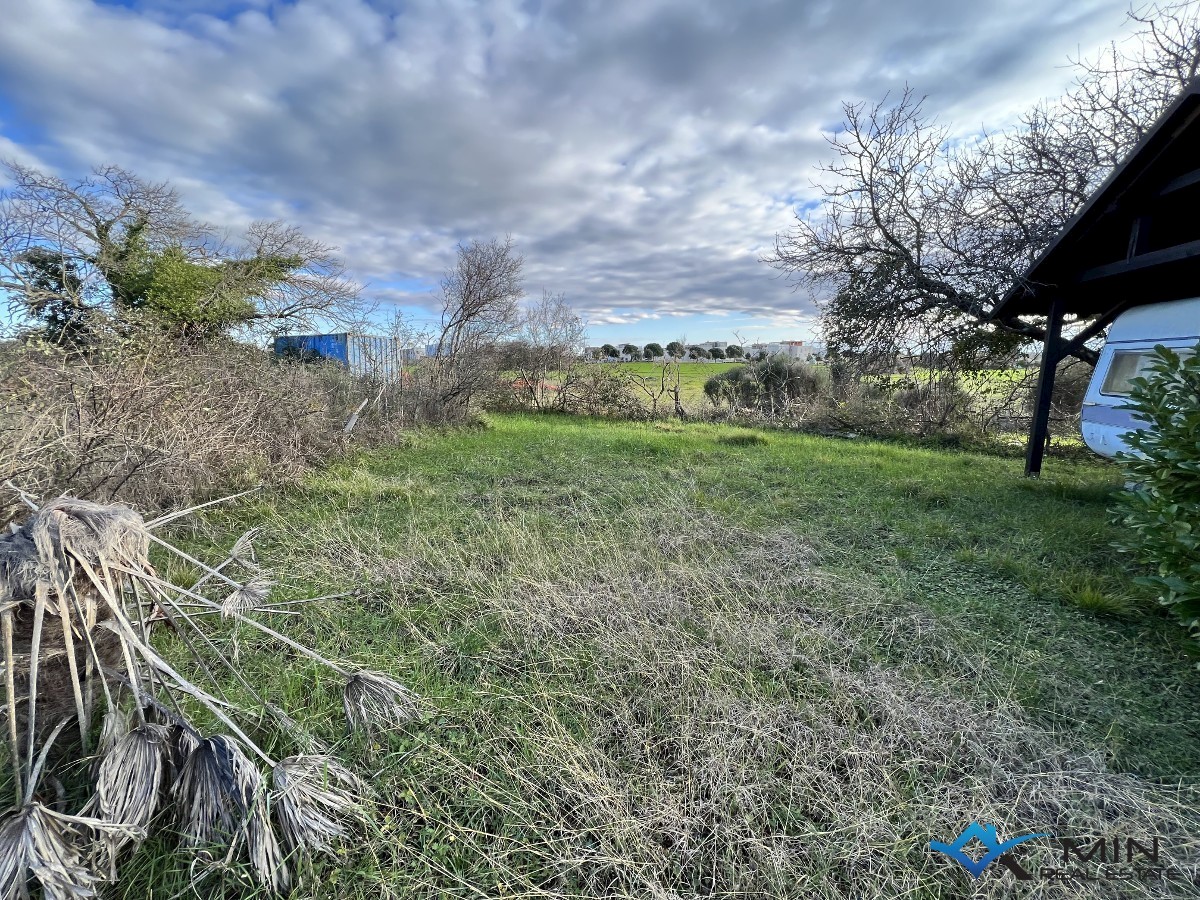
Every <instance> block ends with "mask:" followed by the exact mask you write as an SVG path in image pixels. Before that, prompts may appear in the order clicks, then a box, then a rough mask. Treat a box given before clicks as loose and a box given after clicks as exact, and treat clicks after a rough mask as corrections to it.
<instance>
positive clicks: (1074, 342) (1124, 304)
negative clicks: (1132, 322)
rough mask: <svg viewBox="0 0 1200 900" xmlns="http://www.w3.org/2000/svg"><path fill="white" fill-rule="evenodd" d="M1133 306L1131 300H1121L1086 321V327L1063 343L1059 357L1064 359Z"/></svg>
mask: <svg viewBox="0 0 1200 900" xmlns="http://www.w3.org/2000/svg"><path fill="white" fill-rule="evenodd" d="M1131 306H1133V301H1132V300H1122V301H1121V302H1120V303H1118V304H1117V305H1116V306H1114V307H1113V308H1112V309H1110V310H1108V311H1107V312H1104V313H1101V314H1100V315H1099V316H1097V317H1096V318H1095V319H1093V320H1092V321H1091V322H1089V323H1088V326H1087V328H1085V329H1083V331H1081V332H1079V334H1077V335H1075V336H1074V337H1073V338H1071V340H1069V341H1067V342H1066V343H1065V344H1063V347H1062V354H1061V358H1062V359H1066V358H1067V357H1068V356H1069V355H1070V354H1072V353H1074V352H1075V351H1076V350H1078V349H1079V348H1080V347H1082V346H1083V345H1084V344H1086V343H1087V342H1088V341H1090V340H1091V339H1092V338H1094V337H1095V336H1096V335H1098V334H1099V333H1100V332H1101V331H1103V330H1104V329H1105V328H1107V327H1108V326H1109V325H1111V324H1112V322H1113V320H1114V319H1115V318H1116V317H1117V316H1119V315H1120V314H1121V313H1123V312H1125V310H1127V309H1129V308H1130V307H1131Z"/></svg>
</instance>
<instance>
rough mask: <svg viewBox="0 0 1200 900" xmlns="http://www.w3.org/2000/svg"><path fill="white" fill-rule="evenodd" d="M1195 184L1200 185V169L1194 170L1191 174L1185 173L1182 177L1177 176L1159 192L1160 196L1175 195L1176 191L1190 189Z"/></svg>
mask: <svg viewBox="0 0 1200 900" xmlns="http://www.w3.org/2000/svg"><path fill="white" fill-rule="evenodd" d="M1193 184H1200V169H1193V170H1192V171H1190V172H1184V173H1183V174H1182V175H1177V176H1176V177H1175V178H1172V179H1171V180H1170V181H1168V182H1167V183H1166V184H1164V185H1163V186H1162V187H1161V188H1159V190H1158V196H1160V197H1162V196H1165V195H1166V194H1173V193H1175V192H1176V191H1182V190H1183V189H1184V188H1189V187H1191V186H1192V185H1193Z"/></svg>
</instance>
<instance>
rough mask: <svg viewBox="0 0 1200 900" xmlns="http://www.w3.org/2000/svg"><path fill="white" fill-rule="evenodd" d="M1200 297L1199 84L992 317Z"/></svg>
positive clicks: (1101, 311) (1084, 313) (1099, 312)
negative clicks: (1055, 304) (1055, 307)
mask: <svg viewBox="0 0 1200 900" xmlns="http://www.w3.org/2000/svg"><path fill="white" fill-rule="evenodd" d="M1196 296H1200V79H1197V80H1195V81H1193V82H1192V83H1191V85H1190V86H1189V87H1188V88H1187V89H1186V90H1185V91H1184V92H1183V93H1182V94H1181V95H1180V96H1179V98H1178V99H1177V100H1176V101H1175V102H1174V103H1173V104H1172V105H1171V106H1170V108H1169V109H1167V110H1166V111H1165V112H1164V113H1163V114H1162V115H1161V116H1160V117H1159V119H1158V121H1157V122H1155V123H1154V125H1153V126H1152V127H1151V128H1150V130H1149V131H1148V132H1147V133H1146V135H1145V136H1144V137H1143V138H1142V140H1141V141H1140V142H1138V144H1137V146H1136V147H1134V148H1133V150H1132V151H1131V152H1130V153H1129V155H1128V156H1127V157H1126V158H1125V159H1124V160H1123V161H1122V162H1121V164H1120V165H1118V166H1117V168H1116V169H1115V170H1113V172H1112V174H1111V175H1109V176H1108V178H1107V179H1105V181H1104V183H1103V184H1102V185H1100V187H1099V188H1097V190H1096V192H1095V193H1094V194H1093V195H1092V196H1091V198H1089V199H1088V201H1087V202H1086V203H1085V204H1084V205H1083V208H1082V209H1080V210H1079V212H1078V213H1076V215H1075V217H1074V218H1072V219H1071V221H1070V222H1068V223H1067V225H1066V226H1065V227H1064V228H1063V230H1062V231H1061V232H1060V233H1059V235H1058V237H1057V238H1055V240H1054V242H1053V243H1051V244H1050V246H1049V247H1047V248H1046V249H1045V251H1043V252H1042V254H1041V255H1040V256H1039V257H1038V258H1037V260H1035V261H1034V263H1033V265H1032V266H1030V268H1029V270H1028V272H1026V274H1025V277H1024V279H1023V280H1022V281H1021V283H1019V284H1017V285H1016V286H1014V287H1013V288H1012V289H1010V290H1009V291H1008V293H1007V294H1005V295H1004V297H1003V299H1002V300H1001V301H1000V303H999V305H998V306H997V307H996V309H995V311H994V313H993V317H995V318H1005V317H1010V316H1014V315H1043V316H1044V315H1047V314H1048V311H1049V307H1050V303H1051V301H1052V300H1054V299H1055V298H1056V297H1057V298H1058V299H1059V300H1060V301H1061V307H1062V311H1063V312H1064V313H1066V314H1068V315H1075V316H1079V317H1081V318H1091V317H1092V316H1102V317H1105V318H1108V317H1109V314H1111V313H1113V312H1115V311H1118V310H1119V308H1126V307H1128V306H1135V305H1140V304H1143V303H1157V302H1160V301H1164V300H1180V299H1183V298H1186V297H1196Z"/></svg>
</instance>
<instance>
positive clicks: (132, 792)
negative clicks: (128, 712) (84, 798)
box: [96, 724, 168, 831]
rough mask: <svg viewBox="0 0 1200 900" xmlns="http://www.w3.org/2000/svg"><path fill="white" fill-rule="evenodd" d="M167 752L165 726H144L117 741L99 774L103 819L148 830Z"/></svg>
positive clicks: (99, 807)
mask: <svg viewBox="0 0 1200 900" xmlns="http://www.w3.org/2000/svg"><path fill="white" fill-rule="evenodd" d="M167 750H168V747H167V729H166V728H165V727H164V726H162V725H150V724H147V725H141V726H139V727H138V728H135V729H133V730H132V731H130V732H129V733H128V734H126V735H125V736H124V737H122V738H121V739H120V740H119V741H117V743H116V745H115V746H114V747H113V748H112V750H110V751H109V752H108V753H107V754H106V755H105V756H104V758H103V760H101V762H100V769H99V771H98V772H97V773H96V808H97V810H98V812H99V814H100V818H101V819H103V820H104V821H106V822H113V823H120V824H124V825H132V826H135V827H137V828H140V829H142V830H143V831H144V830H146V829H148V828H149V826H150V820H151V819H152V818H153V817H154V813H155V811H156V810H157V809H158V801H159V796H160V793H161V790H162V781H163V772H164V770H165V768H166V755H167Z"/></svg>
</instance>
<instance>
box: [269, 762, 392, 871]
mask: <svg viewBox="0 0 1200 900" xmlns="http://www.w3.org/2000/svg"><path fill="white" fill-rule="evenodd" d="M272 780H273V787H274V790H273V791H272V793H271V803H272V807H273V808H274V811H275V818H276V820H277V821H278V823H279V828H280V830H281V832H282V833H283V837H284V840H285V841H286V842H287V844H288V846H289V847H290V848H291V849H292V850H299V851H301V852H305V853H311V852H317V853H325V854H327V855H330V856H332V855H334V849H333V846H332V845H333V844H334V843H335V842H338V841H342V840H344V839H345V838H346V837H347V836H348V835H349V832H350V829H351V828H352V827H353V826H354V825H356V824H360V823H362V822H363V821H364V820H365V811H364V801H365V798H366V797H367V795H368V792H369V789H368V788H367V785H366V784H365V783H364V782H363V781H362V779H360V778H359V777H358V776H357V775H355V774H354V773H353V772H351V771H350V770H349V769H347V768H346V767H345V766H342V765H341V764H339V763H338V762H336V761H335V760H333V759H331V758H330V757H328V756H317V755H304V756H290V757H288V758H287V759H284V760H281V761H280V762H279V763H277V764H276V766H275V769H274V771H273V773H272Z"/></svg>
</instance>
